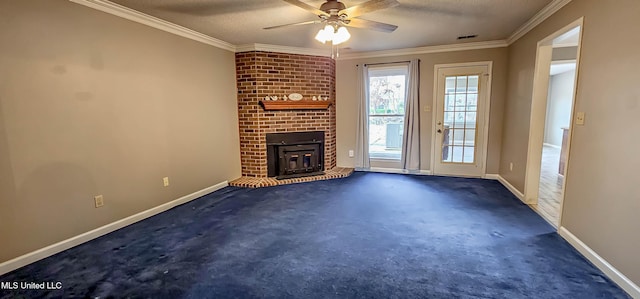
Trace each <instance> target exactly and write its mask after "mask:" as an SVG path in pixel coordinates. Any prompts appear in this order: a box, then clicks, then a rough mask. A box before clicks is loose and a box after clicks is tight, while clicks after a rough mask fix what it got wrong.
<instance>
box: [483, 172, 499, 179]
mask: <svg viewBox="0 0 640 299" xmlns="http://www.w3.org/2000/svg"><path fill="white" fill-rule="evenodd" d="M482 178H484V179H487V180H496V181H498V180H500V175H499V174H493V173H486V174H485V175H483V176H482Z"/></svg>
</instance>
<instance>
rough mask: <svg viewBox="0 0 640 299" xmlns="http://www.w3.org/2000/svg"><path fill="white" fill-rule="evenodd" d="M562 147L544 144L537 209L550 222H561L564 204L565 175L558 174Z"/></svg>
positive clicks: (555, 223) (557, 223) (556, 223)
mask: <svg viewBox="0 0 640 299" xmlns="http://www.w3.org/2000/svg"><path fill="white" fill-rule="evenodd" d="M559 163H560V149H559V148H557V147H552V146H548V145H544V146H543V148H542V164H541V168H540V188H539V189H538V205H537V207H536V209H537V211H538V212H539V213H540V214H541V215H542V216H543V217H545V218H546V219H547V220H548V221H549V222H551V223H553V224H554V225H556V226H558V225H559V224H560V206H561V204H562V183H563V180H564V177H563V176H561V175H560V174H558V165H559Z"/></svg>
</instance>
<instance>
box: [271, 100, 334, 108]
mask: <svg viewBox="0 0 640 299" xmlns="http://www.w3.org/2000/svg"><path fill="white" fill-rule="evenodd" d="M331 104H333V101H304V100H303V101H260V105H261V106H262V107H263V108H264V110H313V109H315V110H326V109H328V108H329V106H331Z"/></svg>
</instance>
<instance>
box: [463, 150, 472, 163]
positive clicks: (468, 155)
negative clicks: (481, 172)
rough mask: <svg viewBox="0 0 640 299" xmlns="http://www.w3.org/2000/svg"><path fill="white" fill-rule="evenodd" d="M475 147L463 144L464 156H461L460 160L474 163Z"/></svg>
mask: <svg viewBox="0 0 640 299" xmlns="http://www.w3.org/2000/svg"><path fill="white" fill-rule="evenodd" d="M474 158H475V147H471V146H465V147H464V157H463V158H462V162H464V163H474V162H475V159H474Z"/></svg>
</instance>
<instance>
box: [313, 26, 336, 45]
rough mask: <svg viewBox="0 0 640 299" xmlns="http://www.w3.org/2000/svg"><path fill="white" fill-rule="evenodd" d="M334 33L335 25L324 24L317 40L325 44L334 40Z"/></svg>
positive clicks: (317, 35)
mask: <svg viewBox="0 0 640 299" xmlns="http://www.w3.org/2000/svg"><path fill="white" fill-rule="evenodd" d="M333 35H334V29H333V26H331V25H327V26H324V28H323V29H320V31H318V34H316V40H317V41H319V42H321V43H323V44H324V43H326V42H328V41H331V40H333Z"/></svg>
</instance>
